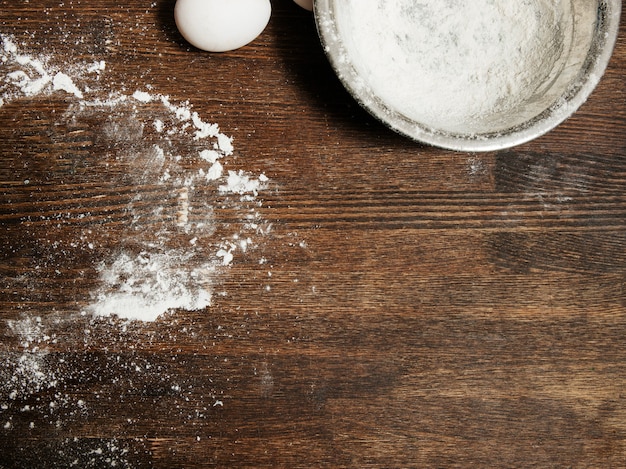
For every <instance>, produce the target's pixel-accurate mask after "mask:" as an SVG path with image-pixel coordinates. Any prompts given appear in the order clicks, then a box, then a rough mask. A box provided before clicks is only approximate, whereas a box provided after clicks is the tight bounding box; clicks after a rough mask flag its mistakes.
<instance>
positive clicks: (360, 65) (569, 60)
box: [314, 0, 621, 151]
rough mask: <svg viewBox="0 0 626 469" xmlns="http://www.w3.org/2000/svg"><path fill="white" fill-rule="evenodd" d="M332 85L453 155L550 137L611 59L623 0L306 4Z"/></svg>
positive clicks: (335, 0) (330, 0) (327, 0)
mask: <svg viewBox="0 0 626 469" xmlns="http://www.w3.org/2000/svg"><path fill="white" fill-rule="evenodd" d="M314 11H315V18H316V23H317V28H318V32H319V35H320V38H321V41H322V44H323V46H324V49H325V51H326V54H327V56H328V58H329V60H330V62H331V64H332V66H333V68H334V70H335V72H336V73H337V75H338V76H339V78H340V80H341V81H342V83H343V84H344V86H345V87H346V88H347V89H348V91H349V92H350V93H351V94H352V96H353V97H354V98H355V99H356V100H357V101H358V102H359V103H360V104H361V105H362V106H363V107H364V108H365V109H367V110H368V111H369V112H370V113H372V114H373V115H374V116H376V117H377V118H378V119H379V120H381V121H382V122H384V123H385V124H387V125H388V126H389V127H391V128H392V129H394V130H396V131H397V132H399V133H401V134H404V135H406V136H408V137H410V138H412V139H414V140H417V141H420V142H424V143H427V144H430V145H434V146H438V147H443V148H448V149H453V150H461V151H489V150H498V149H503V148H508V147H512V146H515V145H518V144H521V143H524V142H527V141H529V140H532V139H534V138H536V137H538V136H540V135H543V134H544V133H546V132H548V131H550V130H551V129H553V128H554V127H556V126H557V125H559V124H560V123H561V122H563V121H564V120H565V119H567V118H568V117H569V116H571V115H572V114H573V113H574V112H575V111H576V110H577V109H578V108H579V107H580V106H581V105H582V104H583V103H584V102H585V101H586V100H587V98H588V97H589V95H590V94H591V92H592V91H593V90H594V88H595V87H596V85H597V84H598V82H599V80H600V78H601V76H602V75H603V74H604V71H605V70H606V67H607V65H608V62H609V59H610V57H611V54H612V51H613V48H614V46H615V41H616V39H617V33H618V28H619V20H620V13H621V0H516V1H511V0H472V1H471V2H467V1H464V0H445V1H444V0H384V1H383V0H316V1H315V8H314Z"/></svg>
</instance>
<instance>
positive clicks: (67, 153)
mask: <svg viewBox="0 0 626 469" xmlns="http://www.w3.org/2000/svg"><path fill="white" fill-rule="evenodd" d="M272 3H273V7H274V12H273V16H272V18H271V21H270V24H269V26H268V28H267V29H266V31H265V32H264V33H263V35H262V36H261V37H259V38H258V40H256V41H255V42H253V43H252V44H250V45H249V46H246V47H244V48H242V49H240V50H238V51H235V52H230V53H224V54H209V53H205V52H201V51H198V50H195V49H193V48H191V47H188V46H187V44H186V43H185V42H184V41H183V40H182V38H181V37H180V35H179V34H178V32H177V31H176V28H175V25H174V22H173V6H174V1H172V0H155V1H152V0H138V1H136V2H122V3H121V4H120V3H119V2H113V1H111V0H98V1H95V0H73V1H72V0H65V1H58V0H57V1H49V0H38V1H28V0H20V1H15V0H13V1H8V0H2V1H0V5H1V8H0V34H2V37H3V41H4V52H3V54H4V57H5V60H4V61H2V62H1V63H0V75H1V80H0V92H1V93H2V95H1V96H2V99H3V105H2V107H0V155H1V158H2V165H1V167H0V239H1V246H2V250H1V252H0V269H1V280H0V356H1V357H2V364H1V369H0V448H1V449H0V468H3V469H6V468H47V467H55V468H56V467H80V468H87V467H94V468H102V467H132V468H143V467H156V468H167V469H172V468H183V467H187V468H190V467H257V468H261V467H273V468H274V467H286V468H295V467H302V468H310V467H356V468H364V467H464V468H466V467H490V468H493V467H585V468H609V467H611V468H618V467H626V391H625V389H626V186H625V184H626V139H625V136H626V95H625V94H624V93H625V90H626V35H625V34H624V29H623V27H622V29H621V31H620V37H619V39H618V43H617V47H616V50H615V53H614V56H613V58H612V60H611V63H610V65H609V68H608V71H607V73H606V75H605V76H604V78H603V80H602V81H601V83H600V85H599V86H598V88H597V89H596V91H595V92H594V93H593V95H592V96H591V98H590V99H589V101H588V102H587V103H586V104H585V105H584V106H583V107H582V108H581V109H580V110H579V111H578V112H577V113H576V114H575V115H574V117H572V118H571V119H569V120H568V121H567V122H565V123H564V124H562V125H561V126H559V127H558V128H557V129H555V130H554V131H552V132H550V133H549V134H547V135H545V136H543V137H541V138H538V139H536V140H535V141H533V142H531V143H528V144H524V145H521V146H519V147H516V148H513V149H510V150H506V151H499V152H492V153H479V154H468V153H459V152H451V151H444V150H441V149H436V148H431V147H428V146H423V145H420V144H417V143H414V142H411V141H409V140H407V139H405V138H403V137H401V136H399V135H396V134H395V133H393V132H391V131H389V130H387V129H386V128H385V127H384V126H382V125H381V124H379V123H378V122H377V121H375V120H374V119H372V118H371V117H369V116H368V114H367V113H366V112H364V111H363V110H362V109H361V108H360V107H359V106H358V105H356V104H355V103H354V102H353V100H352V99H351V98H350V96H349V95H348V94H347V93H346V92H345V91H344V89H343V88H342V86H341V85H340V83H339V82H338V80H337V78H336V77H335V75H334V74H333V72H332V70H331V69H330V67H329V65H328V62H327V60H326V58H325V56H324V54H323V51H322V49H321V47H320V44H319V40H318V38H317V35H316V30H315V26H314V22H313V18H312V15H311V14H310V13H309V12H306V11H304V10H302V9H300V8H298V7H297V6H296V5H295V4H293V2H291V1H288V0H274V1H273V2H272ZM622 24H623V21H622ZM9 44H12V45H14V46H15V47H16V49H15V50H13V49H12V48H11V46H10V45H9ZM27 58H30V62H29V61H28V60H27ZM38 63H39V64H41V67H40V68H42V70H40V71H39V72H37V70H36V68H37V64H38ZM89 64H91V66H89ZM20 67H21V68H20ZM25 69H27V72H28V75H27V76H26V77H24V75H20V74H19V70H22V72H23V71H24V70H25ZM16 72H18V73H17V74H16ZM59 72H62V73H65V75H57V74H58V73H59ZM37 73H39V74H40V75H41V74H48V75H47V76H48V77H57V78H59V77H61V78H62V77H63V76H65V77H69V78H70V79H71V80H72V83H74V84H75V85H76V86H77V87H78V88H79V89H80V90H81V92H82V93H83V94H82V97H81V96H79V95H78V94H77V93H76V92H75V90H74V91H72V89H69V88H67V87H65V90H64V89H57V90H56V91H55V90H54V89H53V87H54V86H53V85H55V84H56V85H57V88H63V86H62V82H61V81H59V82H58V83H57V82H56V81H54V82H52V81H51V82H50V83H47V84H45V85H46V86H43V87H42V88H41V89H34V88H33V87H35V86H36V85H37V83H35V81H34V80H35V78H37V77H38V76H39V75H37ZM20 77H21V78H20ZM20 80H23V81H21V82H20ZM24 80H25V81H24ZM29 84H30V85H32V86H33V87H31V88H30V91H29V89H27V88H26V87H25V86H26V85H29ZM136 91H140V92H142V93H145V94H143V95H142V94H135V92H136ZM147 94H149V96H148V95H147ZM133 95H134V96H135V98H133V97H132V96H133ZM122 96H124V97H126V98H125V99H126V101H124V102H122V101H121V98H120V97H122ZM162 96H167V97H169V98H168V100H163V99H161V97H162ZM150 97H152V98H150ZM155 97H156V98H155ZM114 99H118V101H114ZM148 101H150V102H148ZM168 103H169V104H168ZM168 106H169V107H168ZM177 110H179V111H181V112H182V111H185V110H191V111H192V112H197V116H198V117H199V118H200V119H202V121H203V122H207V123H217V124H219V127H220V130H221V132H223V134H224V135H227V136H231V137H232V139H233V140H232V145H233V147H234V151H233V153H232V155H230V154H228V151H225V152H222V153H220V156H221V159H220V160H219V161H221V164H222V167H223V170H224V172H223V175H222V177H221V179H220V180H216V181H211V180H210V178H208V177H206V175H207V170H208V168H209V166H210V165H209V162H207V161H206V160H202V159H201V158H199V157H198V154H199V153H200V152H201V151H202V150H203V149H204V150H206V149H213V150H214V144H216V138H215V137H207V138H203V139H202V138H200V139H196V138H195V137H194V133H193V132H191V130H193V129H194V127H193V125H194V124H193V123H192V120H189V119H187V120H185V119H186V118H185V116H182V117H181V116H176V115H175V114H176V111H177ZM178 117H180V122H177V121H176V118H178ZM159 123H160V124H159ZM185 123H186V125H187V127H185V125H183V124H185ZM153 124H154V125H153ZM159 126H161V127H159ZM190 129H191V130H190ZM196 130H197V129H196ZM222 143H223V142H222ZM220 149H221V150H224V148H223V146H222V147H219V148H217V150H220ZM218 153H219V151H218ZM159 157H160V158H161V160H160V163H159V162H158V161H157V160H158V158H159ZM164 161H165V163H164ZM164 164H165V165H166V167H164V166H163V165H164ZM228 171H234V172H235V173H233V174H239V175H240V176H242V177H244V178H245V177H249V178H251V180H252V181H253V182H256V183H258V184H260V186H259V187H258V190H257V191H256V192H248V193H247V194H243V195H241V194H239V193H237V191H236V190H229V189H228V188H227V189H224V187H222V189H220V188H219V184H221V185H222V186H224V185H225V184H226V185H228V183H227V182H225V181H226V175H227V174H229V173H228ZM240 171H241V172H240ZM174 172H176V174H173V173H174ZM170 173H172V174H170ZM261 175H264V176H266V177H267V181H265V180H264V178H263V177H261V180H259V179H258V178H259V177H260V176H261ZM200 176H202V177H200ZM170 177H172V179H169V178H170ZM185 178H187V179H185ZM172 181H173V182H172ZM190 181H191V183H190ZM230 189H232V188H230ZM242 192H243V191H242ZM200 219H202V220H204V221H203V222H202V223H200V221H199V220H200ZM194 223H195V224H194ZM189 227H191V228H189ZM220 248H221V249H224V251H225V252H230V254H231V255H232V261H231V262H228V261H229V260H230V259H224V255H226V256H228V254H225V253H224V252H222V253H221V257H220V256H218V255H217V252H218V251H219V249H220ZM157 254H159V255H161V256H162V257H157ZM124 255H126V256H127V257H126V258H125V259H126V260H131V261H132V260H134V261H137V262H139V261H140V259H141V256H142V255H143V256H144V257H149V258H150V259H152V260H154V261H155V264H154V265H155V266H154V268H152V271H158V272H157V273H158V274H168V275H173V274H176V272H179V273H180V274H181V275H185V276H188V277H189V278H187V277H185V278H183V279H178V280H179V281H180V282H182V285H183V286H187V287H190V288H199V287H198V285H201V288H202V291H205V292H207V293H211V294H212V299H211V304H210V305H209V306H207V307H204V308H200V309H194V308H193V307H184V305H182V306H181V307H179V308H174V310H171V311H169V312H167V313H166V314H163V315H161V316H160V317H159V318H158V319H156V320H155V321H127V320H122V319H119V318H118V317H115V316H99V317H95V316H94V315H93V314H92V311H95V309H94V308H95V306H94V305H97V304H102V303H104V302H106V301H107V300H110V299H111V298H112V297H111V296H106V295H112V294H113V292H114V290H115V289H116V288H118V289H119V288H121V286H120V285H121V284H124V282H126V283H125V285H127V287H128V288H131V289H132V288H133V285H131V284H132V281H137V282H139V284H142V281H143V280H142V279H141V274H142V272H144V271H141V270H140V271H139V272H137V271H133V270H132V269H130V268H129V269H127V270H124V269H123V268H121V270H120V272H121V273H120V272H118V273H117V275H118V277H116V278H115V279H113V280H110V279H109V283H107V279H106V275H105V274H106V272H109V271H110V270H107V269H111V268H113V267H114V266H115V265H117V266H118V267H119V265H118V264H115V261H116V260H120V259H123V258H124V257H123V256H124ZM158 259H160V260H162V261H163V263H161V264H159V263H158V262H156V261H157V260H158ZM221 259H224V262H223V263H222V264H227V265H218V264H219V262H217V261H219V260H221ZM146 262H147V261H146ZM151 265H152V264H151ZM133 266H134V267H135V268H138V267H137V265H136V263H135V264H133ZM147 272H148V271H147V270H146V271H145V273H146V275H148V273H147ZM153 273H154V272H153ZM154 275H157V274H156V273H155V274H154ZM155 278H156V277H155ZM159 278H160V277H159ZM131 280H132V281H131ZM116 282H117V283H116ZM180 282H179V283H180ZM142 285H145V286H146V288H148V289H150V288H156V290H157V292H158V291H160V292H161V293H162V297H163V298H160V300H163V301H164V298H165V297H168V295H169V296H174V297H175V296H176V292H175V291H173V289H174V288H175V286H176V285H178V284H176V282H174V283H172V284H171V285H170V284H168V285H170V286H171V289H170V290H171V291H170V290H168V288H169V287H168V286H167V285H166V288H164V289H162V291H161V290H158V288H157V286H155V285H156V284H151V283H149V282H147V281H145V283H143V284H142ZM179 286H180V285H179ZM107 288H109V290H111V291H107V290H106V289H107ZM159 288H160V287H159ZM144 293H145V295H148V298H150V296H149V295H150V292H144ZM102 295H105V296H102ZM138 295H139V298H140V297H141V293H139V294H138ZM160 306H162V304H161V303H158V302H155V303H154V304H153V305H149V307H154V308H157V307H160ZM179 306H180V305H179ZM133 307H134V306H133V303H132V302H131V304H130V305H127V306H125V307H123V308H122V309H124V308H126V309H127V310H125V311H122V310H121V309H120V310H119V312H120V314H126V313H132V312H133V310H132V308H133Z"/></svg>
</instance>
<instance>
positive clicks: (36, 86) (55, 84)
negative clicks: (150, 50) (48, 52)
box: [0, 34, 106, 107]
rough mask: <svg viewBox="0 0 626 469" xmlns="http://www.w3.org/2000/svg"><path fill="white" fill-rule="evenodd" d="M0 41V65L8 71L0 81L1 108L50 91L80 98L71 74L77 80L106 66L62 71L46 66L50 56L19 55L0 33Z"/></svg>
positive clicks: (14, 46) (104, 64) (79, 67)
mask: <svg viewBox="0 0 626 469" xmlns="http://www.w3.org/2000/svg"><path fill="white" fill-rule="evenodd" d="M0 41H2V48H0V62H1V63H2V65H3V67H5V68H6V69H7V71H6V74H5V76H4V80H2V82H0V93H1V97H0V107H1V106H2V105H4V104H7V103H9V102H11V101H13V100H15V99H18V98H20V97H34V96H36V95H39V94H42V93H43V94H45V93H51V92H53V91H64V92H66V93H69V94H71V95H74V96H75V97H77V98H83V92H82V91H81V90H80V89H79V88H78V86H77V85H76V84H75V83H74V80H73V78H71V76H70V75H75V76H77V77H80V76H82V75H84V74H86V73H93V72H97V73H99V72H101V71H103V70H104V69H105V67H106V63H105V62H104V61H98V62H96V63H92V64H78V65H71V66H67V64H65V66H64V69H60V67H57V66H54V65H51V64H50V63H49V62H50V57H47V56H45V55H30V54H24V53H21V51H20V50H19V48H18V46H17V45H16V44H15V42H14V40H13V38H11V37H10V36H7V35H4V34H0ZM70 69H71V70H70Z"/></svg>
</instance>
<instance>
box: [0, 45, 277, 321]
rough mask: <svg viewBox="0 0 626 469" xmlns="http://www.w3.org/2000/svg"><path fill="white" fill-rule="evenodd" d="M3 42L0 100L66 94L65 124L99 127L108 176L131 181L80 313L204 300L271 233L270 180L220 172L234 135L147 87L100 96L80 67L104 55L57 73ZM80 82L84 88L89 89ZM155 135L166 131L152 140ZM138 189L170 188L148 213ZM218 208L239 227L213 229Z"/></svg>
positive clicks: (125, 313) (93, 67)
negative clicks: (264, 204) (264, 209)
mask: <svg viewBox="0 0 626 469" xmlns="http://www.w3.org/2000/svg"><path fill="white" fill-rule="evenodd" d="M2 41H3V42H2V49H1V50H2V53H1V54H2V56H1V57H2V61H3V62H4V63H7V64H9V65H11V67H9V69H8V70H7V71H6V74H5V76H4V83H5V84H4V85H3V88H2V94H1V95H0V96H1V99H2V102H3V103H5V104H6V103H8V102H11V101H14V100H15V99H21V98H30V97H33V96H37V95H39V94H44V93H52V92H55V91H62V92H65V93H66V94H67V95H68V96H69V97H70V98H71V99H70V100H69V104H68V108H67V111H66V113H65V114H64V115H63V117H62V119H63V121H64V122H71V123H72V126H74V127H80V125H81V122H83V121H85V122H86V120H87V119H88V120H89V126H90V127H91V126H94V125H95V126H97V127H98V130H97V132H98V135H101V138H103V139H105V141H106V142H108V143H107V147H106V148H107V151H108V152H113V153H112V154H111V155H110V157H111V159H112V161H115V162H118V163H119V164H120V168H124V171H122V172H120V171H117V170H115V169H114V170H113V171H112V173H111V174H113V175H114V176H113V177H114V181H112V183H113V184H114V185H115V186H118V185H121V186H123V185H127V184H128V182H127V180H129V178H130V180H131V181H132V185H133V188H134V191H135V192H136V193H135V194H134V196H133V197H132V198H131V199H129V200H128V201H127V202H126V204H127V206H126V208H125V212H126V213H129V214H130V215H131V218H129V220H128V222H127V225H126V226H122V227H121V230H120V226H119V225H112V227H111V228H109V227H108V226H107V225H106V224H104V225H103V226H102V227H101V228H100V229H99V231H100V232H101V233H106V232H107V230H115V233H116V234H115V236H114V238H115V239H117V240H118V245H117V246H107V251H109V252H110V253H111V254H110V256H109V257H108V258H106V259H103V260H99V261H98V263H97V265H94V266H93V269H94V271H95V272H97V274H98V276H99V286H98V287H97V288H96V289H95V290H94V291H93V292H92V298H93V301H92V303H91V304H90V305H88V306H87V308H86V309H85V312H88V313H90V314H93V315H94V316H96V317H102V316H117V317H119V318H122V319H128V320H139V321H154V320H155V319H157V318H158V317H160V316H161V315H162V314H164V313H165V312H168V311H173V310H201V309H205V308H207V307H209V306H210V305H211V299H212V294H213V291H212V289H213V285H214V283H215V280H216V279H217V278H218V277H219V275H220V272H221V269H223V268H225V267H227V266H229V265H231V264H232V263H233V262H235V260H236V255H237V254H238V253H245V252H247V251H249V250H250V248H251V247H253V246H255V245H256V242H255V241H254V239H255V238H258V237H259V236H263V235H265V234H267V232H268V231H269V225H268V224H267V223H265V222H264V221H263V220H262V218H261V217H260V214H259V212H258V208H259V207H260V206H261V203H260V201H258V199H257V197H258V195H259V192H260V191H261V190H262V189H263V188H264V187H265V186H266V184H267V182H268V179H267V177H266V176H265V175H263V174H261V175H254V174H251V173H249V172H247V171H245V170H242V169H238V170H228V171H226V170H225V165H227V164H228V162H227V161H226V160H225V159H226V158H227V157H229V156H231V155H233V154H234V151H235V149H234V146H233V139H232V137H230V136H228V135H226V134H224V133H222V132H221V131H220V128H219V126H218V125H217V124H216V123H210V122H206V121H205V120H203V119H202V117H201V116H200V115H199V114H198V112H196V111H194V110H193V109H192V106H191V104H190V103H188V102H183V103H175V102H172V100H171V99H170V97H169V96H165V95H162V94H158V93H153V92H150V91H147V90H135V91H134V92H132V93H131V94H127V93H125V92H116V91H113V92H111V91H110V90H108V91H107V92H106V93H103V92H102V91H100V90H99V89H98V88H88V87H83V86H81V83H80V81H81V80H82V77H83V76H84V73H91V74H93V73H96V74H98V75H100V74H102V73H104V71H105V69H106V64H105V63H104V61H100V60H95V61H91V62H90V63H88V64H85V65H80V66H73V65H71V64H65V70H59V69H58V68H57V67H55V66H53V65H51V62H52V60H51V59H50V58H49V57H45V58H44V57H37V56H31V55H28V54H23V53H21V51H20V48H19V47H18V46H17V45H16V43H15V41H13V40H12V39H11V38H9V37H6V36H2ZM81 88H82V90H85V89H89V94H88V95H87V93H86V92H84V91H82V90H81ZM85 126H87V124H85ZM148 129H152V132H153V134H150V132H149V131H148ZM155 135H156V136H158V135H163V138H161V139H160V140H157V142H156V143H155V140H154V136H155ZM128 143H132V145H130V146H129V145H127V144H128ZM199 146H200V148H198V147H199ZM144 186H145V187H158V188H159V190H161V191H162V193H164V194H170V195H169V196H168V197H166V198H165V199H163V198H161V199H159V200H156V201H155V200H152V201H151V202H150V203H151V204H153V209H152V214H150V215H147V214H146V213H145V209H142V210H144V211H143V212H140V211H139V210H138V207H139V206H141V205H142V204H144V202H143V201H144V197H145V196H147V195H144V194H143V193H142V192H141V190H140V188H141V187H144ZM233 195H235V196H237V197H236V198H233V197H232V196H233ZM215 206H219V207H222V208H230V209H231V210H232V211H233V212H234V213H239V214H240V215H239V216H240V218H241V222H240V223H239V224H232V223H231V222H229V223H228V225H227V226H228V227H230V228H229V230H230V233H228V232H224V230H223V229H222V230H221V231H220V234H219V235H215V232H216V230H217V229H218V228H220V226H221V225H220V221H219V220H216V219H215V218H214V212H215V210H214V207H215ZM62 216H63V215H61V214H60V215H59V217H62ZM50 218H51V219H53V218H55V216H51V217H50ZM90 237H93V234H92V233H91V231H90V230H89V229H86V230H85V232H83V233H81V234H80V236H79V238H80V239H79V240H77V241H76V242H75V243H74V245H78V244H80V243H82V244H83V245H85V244H86V245H87V246H88V247H89V249H90V250H94V249H97V248H98V247H102V246H99V244H98V241H97V240H96V239H90ZM104 238H106V237H104ZM241 239H245V240H249V241H246V242H245V243H242V242H241ZM100 242H101V241H100ZM173 246H186V248H184V249H183V248H180V247H176V248H174V247H173ZM54 262H55V263H56V264H58V265H59V266H60V267H63V265H64V263H68V262H71V261H70V260H69V259H67V258H66V256H63V255H61V254H59V255H58V259H54ZM60 270H62V269H59V271H60Z"/></svg>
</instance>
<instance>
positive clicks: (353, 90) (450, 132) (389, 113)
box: [314, 0, 622, 152]
mask: <svg viewBox="0 0 626 469" xmlns="http://www.w3.org/2000/svg"><path fill="white" fill-rule="evenodd" d="M403 1H406V0H387V3H386V5H387V6H386V8H393V6H394V4H397V5H401V4H402V3H403ZM433 1H437V0H433ZM502 1H509V0H502ZM557 1H559V2H560V4H562V5H564V6H563V8H564V11H565V12H566V15H563V16H564V17H565V19H564V20H563V21H564V23H567V24H563V25H559V26H558V28H555V30H558V33H559V34H560V39H559V40H561V41H562V42H563V44H562V47H561V52H560V54H559V59H558V60H557V61H556V62H555V63H554V64H551V65H550V67H551V69H550V73H549V74H548V76H546V79H545V83H542V84H540V86H538V87H537V89H538V90H539V91H537V92H535V94H533V95H532V97H530V98H528V99H525V100H522V101H521V102H520V103H518V104H516V105H515V107H514V108H512V109H507V110H506V111H498V112H494V113H491V114H489V113H487V114H485V116H483V117H481V118H480V119H479V121H478V122H477V121H476V120H473V121H472V122H463V121H460V122H455V123H454V126H450V127H449V128H443V127H442V126H436V125H435V126H434V125H430V124H429V123H428V122H420V121H418V120H416V119H415V118H412V117H408V116H407V115H406V113H403V112H400V111H398V109H396V108H394V106H393V105H390V103H389V102H386V101H385V99H382V98H381V96H380V95H379V94H377V93H376V92H374V91H373V90H372V87H371V86H368V76H366V75H365V74H364V73H363V72H362V71H361V72H359V71H358V70H359V66H358V65H359V64H358V63H355V61H356V60H357V59H356V58H355V57H353V56H351V54H350V51H349V48H348V47H346V44H347V42H349V41H354V39H353V38H349V37H347V35H349V34H350V33H349V31H344V30H342V27H341V26H340V25H341V24H342V18H341V15H346V13H345V11H346V9H345V8H343V6H344V5H345V3H344V5H342V2H345V0H316V1H315V4H314V12H315V18H316V24H317V29H318V33H319V36H320V39H321V41H322V45H323V47H324V50H325V52H326V54H327V57H328V59H329V61H330V63H331V65H332V67H333V69H334V70H335V72H336V74H337V76H338V77H339V79H340V80H341V82H342V83H343V85H344V86H345V87H346V89H347V90H348V91H349V92H350V94H351V95H352V96H353V97H354V98H355V99H356V101H357V102H358V103H359V104H361V105H362V106H363V107H364V108H365V109H367V110H368V111H369V112H370V113H371V114H373V115H374V116H375V117H376V118H378V119H379V120H380V121H382V122H383V123H385V124H386V125H387V126H389V127H390V128H392V129H393V130H395V131H397V132H399V133H401V134H403V135H406V136H408V137H409V138H411V139H413V140H416V141H418V142H423V143H426V144H429V145H432V146H437V147H442V148H447V149H452V150H458V151H469V152H478V151H492V150H499V149H504V148H509V147H513V146H516V145H519V144H522V143H525V142H528V141H530V140H532V139H535V138H537V137H539V136H541V135H543V134H545V133H547V132H549V131H550V130H552V129H553V128H555V127H556V126H557V125H559V124H560V123H562V122H563V121H564V120H566V119H567V118H568V117H570V116H571V115H572V114H573V113H574V112H576V110H577V109H578V108H579V107H580V106H581V105H582V104H583V103H584V102H585V101H586V100H587V98H588V97H589V96H590V95H591V93H592V92H593V90H594V89H595V88H596V86H597V84H598V83H599V81H600V78H601V77H602V75H603V74H604V72H605V70H606V67H607V66H608V63H609V60H610V58H611V55H612V52H613V48H614V46H615V42H616V40H617V34H618V29H619V22H620V14H621V9H622V7H621V5H622V3H621V0H557ZM367 4H368V2H363V4H362V5H364V7H365V5H367ZM369 4H373V3H372V2H369ZM381 21H384V18H381ZM563 31H565V33H564V32H563ZM555 34H556V33H555ZM361 70H362V68H361ZM411 80H413V81H414V83H415V86H416V87H419V86H420V76H414V77H411ZM391 86H393V84H391Z"/></svg>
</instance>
